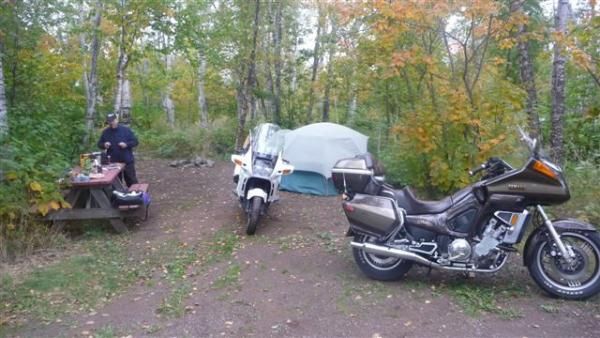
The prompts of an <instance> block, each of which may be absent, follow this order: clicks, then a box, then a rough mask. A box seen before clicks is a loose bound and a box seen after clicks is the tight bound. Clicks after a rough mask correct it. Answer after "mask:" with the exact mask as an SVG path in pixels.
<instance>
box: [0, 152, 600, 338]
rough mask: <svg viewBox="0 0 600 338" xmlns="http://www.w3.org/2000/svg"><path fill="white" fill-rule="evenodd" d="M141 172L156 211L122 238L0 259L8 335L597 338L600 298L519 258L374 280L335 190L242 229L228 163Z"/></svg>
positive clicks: (89, 233)
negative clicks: (7, 262) (555, 283)
mask: <svg viewBox="0 0 600 338" xmlns="http://www.w3.org/2000/svg"><path fill="white" fill-rule="evenodd" d="M138 167H139V169H138V171H139V173H138V176H139V177H140V178H141V180H142V181H144V182H148V183H150V184H151V188H150V192H151V194H152V197H153V204H152V208H151V215H150V219H149V220H147V221H146V222H141V223H139V224H130V230H131V231H130V232H129V233H127V234H124V235H116V234H114V233H112V232H111V231H110V229H109V228H108V227H103V226H100V229H95V230H94V229H93V227H92V226H90V225H88V226H86V229H87V230H85V231H84V232H83V235H73V237H74V239H73V243H74V244H73V245H72V247H70V248H68V249H65V250H63V251H61V252H60V253H57V254H54V255H50V257H49V258H39V257H38V258H32V259H30V260H29V261H30V262H29V263H28V262H25V263H20V268H19V269H16V268H15V267H6V266H5V267H0V272H2V273H3V274H6V275H7V276H8V275H11V276H12V277H4V278H3V279H2V281H3V285H0V336H3V335H4V336H9V337H38V336H40V337H72V336H78V337H82V336H84V337H88V336H92V337H125V336H130V337H142V336H160V337H200V336H234V337H239V336H256V337H266V336H336V337H446V336H448V337H474V336H484V337H600V299H599V298H598V297H596V298H594V299H592V300H589V301H586V302H567V301H561V300H557V299H553V298H550V297H549V296H547V295H546V294H544V293H542V291H541V290H540V289H539V288H538V287H537V286H536V285H535V284H534V283H533V281H532V280H531V279H530V277H529V276H528V273H527V270H526V268H525V267H523V266H522V264H520V259H521V258H520V256H515V257H513V258H512V261H511V262H509V264H507V268H505V269H504V270H503V271H501V272H499V273H498V274H496V275H494V276H476V277H475V278H466V277H465V276H464V275H462V274H460V273H450V272H440V271H435V270H434V271H431V272H430V273H428V271H427V270H426V269H424V268H413V269H412V270H411V271H410V272H409V273H408V275H407V277H406V279H404V280H402V281H398V282H389V283H383V282H376V281H373V280H369V279H367V278H366V277H364V276H363V275H362V274H361V273H360V271H359V270H358V268H357V266H356V265H355V263H354V261H353V259H352V255H351V250H350V248H349V245H348V241H349V240H348V238H346V237H345V236H344V235H345V232H346V229H347V223H346V220H345V217H344V215H343V212H342V209H341V207H340V200H339V197H326V198H325V197H313V196H304V195H297V194H290V193H283V194H282V199H281V201H280V202H279V203H277V204H275V205H273V206H272V207H271V208H270V210H269V214H268V215H267V216H266V217H265V218H264V219H262V220H261V223H260V225H259V228H258V230H257V234H256V235H255V236H252V237H248V236H245V235H244V225H245V217H244V215H243V214H242V212H241V209H240V207H239V206H238V202H237V201H236V199H235V197H234V195H233V193H232V190H233V183H232V180H231V172H232V165H230V164H229V163H226V162H218V163H217V164H216V165H215V167H213V168H186V169H181V168H170V167H169V166H168V162H167V161H164V160H141V161H138ZM70 231H72V233H77V232H78V231H81V230H73V229H71V230H70ZM28 266H29V268H28ZM2 269H4V271H2ZM17 270H18V271H17ZM3 303H4V304H3Z"/></svg>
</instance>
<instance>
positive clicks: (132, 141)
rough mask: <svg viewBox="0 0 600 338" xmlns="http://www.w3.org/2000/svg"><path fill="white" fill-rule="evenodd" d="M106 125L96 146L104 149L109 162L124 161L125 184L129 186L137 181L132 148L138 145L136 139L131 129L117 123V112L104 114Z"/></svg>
mask: <svg viewBox="0 0 600 338" xmlns="http://www.w3.org/2000/svg"><path fill="white" fill-rule="evenodd" d="M106 123H107V124H108V127H107V128H106V129H104V130H103V131H102V135H101V136H100V140H99V141H98V147H99V148H100V149H106V155H107V156H110V160H111V162H122V163H125V170H124V171H123V175H124V176H125V184H126V185H127V186H128V187H130V186H131V185H133V184H136V183H138V180H137V176H136V173H135V159H134V157H133V148H134V147H136V146H137V145H138V140H137V137H136V136H135V134H134V133H133V131H132V130H131V129H129V128H127V127H126V126H123V125H120V124H119V118H118V117H117V114H114V113H110V114H108V115H107V116H106Z"/></svg>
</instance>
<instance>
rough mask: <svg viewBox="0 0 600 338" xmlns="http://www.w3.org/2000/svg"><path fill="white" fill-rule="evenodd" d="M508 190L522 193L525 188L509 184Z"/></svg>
mask: <svg viewBox="0 0 600 338" xmlns="http://www.w3.org/2000/svg"><path fill="white" fill-rule="evenodd" d="M508 190H517V191H524V190H525V186H524V185H521V184H509V185H508Z"/></svg>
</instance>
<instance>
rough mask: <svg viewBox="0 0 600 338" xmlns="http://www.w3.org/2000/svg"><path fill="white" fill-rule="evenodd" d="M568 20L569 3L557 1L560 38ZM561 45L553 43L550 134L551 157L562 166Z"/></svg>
mask: <svg viewBox="0 0 600 338" xmlns="http://www.w3.org/2000/svg"><path fill="white" fill-rule="evenodd" d="M568 18H569V1H568V0H558V8H557V9H556V18H555V32H556V33H558V34H559V35H561V36H565V35H566V33H567V21H568ZM563 47H564V46H563V45H562V44H561V43H559V41H555V42H554V62H553V67H552V94H551V96H552V130H551V133H550V146H551V156H552V159H553V160H554V162H555V163H557V164H559V165H560V164H562V163H563V161H564V147H563V128H564V115H565V82H566V74H565V67H566V63H567V58H566V56H565V53H564V50H563Z"/></svg>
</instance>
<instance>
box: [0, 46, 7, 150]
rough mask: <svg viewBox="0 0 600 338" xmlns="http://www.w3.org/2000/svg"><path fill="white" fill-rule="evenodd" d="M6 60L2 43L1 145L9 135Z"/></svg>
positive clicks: (0, 53)
mask: <svg viewBox="0 0 600 338" xmlns="http://www.w3.org/2000/svg"><path fill="white" fill-rule="evenodd" d="M3 58H4V46H3V44H2V42H1V41H0V143H1V142H2V141H3V140H4V138H5V137H6V136H7V135H8V110H7V109H6V106H7V105H6V94H5V88H6V87H5V86H4V69H3V68H2V67H3V66H2V65H3V64H2V59H3Z"/></svg>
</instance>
